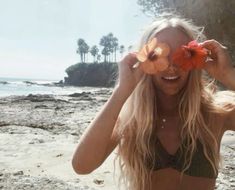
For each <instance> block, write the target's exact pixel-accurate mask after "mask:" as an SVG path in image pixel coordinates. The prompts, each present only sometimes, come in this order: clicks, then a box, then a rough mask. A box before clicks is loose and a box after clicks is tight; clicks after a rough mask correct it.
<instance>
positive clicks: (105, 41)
mask: <svg viewBox="0 0 235 190" xmlns="http://www.w3.org/2000/svg"><path fill="white" fill-rule="evenodd" d="M100 45H101V46H103V49H102V51H101V53H102V55H104V62H106V61H107V56H108V55H110V37H109V36H108V35H107V36H103V37H102V38H101V39H100Z"/></svg>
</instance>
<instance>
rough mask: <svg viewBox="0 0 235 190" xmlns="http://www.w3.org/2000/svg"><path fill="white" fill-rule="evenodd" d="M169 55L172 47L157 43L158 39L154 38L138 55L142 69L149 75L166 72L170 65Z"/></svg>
mask: <svg viewBox="0 0 235 190" xmlns="http://www.w3.org/2000/svg"><path fill="white" fill-rule="evenodd" d="M169 53H170V47H169V46H168V45H167V44H166V43H157V38H153V39H152V40H151V41H150V42H149V43H147V44H145V45H144V47H143V48H142V49H141V50H140V51H139V52H138V53H137V59H138V61H139V62H141V64H140V68H141V69H142V70H143V71H144V72H145V73H147V74H154V73H157V72H158V71H163V70H165V69H166V68H167V67H168V65H169V62H168V59H167V56H168V55H169Z"/></svg>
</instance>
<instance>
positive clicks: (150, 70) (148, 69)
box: [140, 60, 156, 74]
mask: <svg viewBox="0 0 235 190" xmlns="http://www.w3.org/2000/svg"><path fill="white" fill-rule="evenodd" d="M140 68H141V69H142V70H143V71H144V72H145V73H147V74H154V73H155V72H156V69H155V67H154V62H152V61H149V60H147V61H145V62H143V63H141V64H140Z"/></svg>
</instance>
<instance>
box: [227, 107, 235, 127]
mask: <svg viewBox="0 0 235 190" xmlns="http://www.w3.org/2000/svg"><path fill="white" fill-rule="evenodd" d="M224 129H225V131H226V130H232V131H235V106H234V108H233V109H232V110H231V111H229V112H228V114H227V115H226V118H225V126H224Z"/></svg>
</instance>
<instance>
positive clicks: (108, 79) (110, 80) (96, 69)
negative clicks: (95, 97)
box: [65, 62, 118, 87]
mask: <svg viewBox="0 0 235 190" xmlns="http://www.w3.org/2000/svg"><path fill="white" fill-rule="evenodd" d="M117 70H118V68H117V63H111V62H110V63H107V62H103V63H89V64H88V63H77V64H75V65H72V66H70V67H69V68H67V69H66V73H67V75H68V77H65V84H68V85H74V86H100V87H101V86H102V87H112V86H114V84H115V81H116V76H117Z"/></svg>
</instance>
